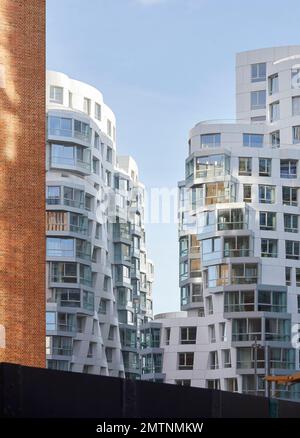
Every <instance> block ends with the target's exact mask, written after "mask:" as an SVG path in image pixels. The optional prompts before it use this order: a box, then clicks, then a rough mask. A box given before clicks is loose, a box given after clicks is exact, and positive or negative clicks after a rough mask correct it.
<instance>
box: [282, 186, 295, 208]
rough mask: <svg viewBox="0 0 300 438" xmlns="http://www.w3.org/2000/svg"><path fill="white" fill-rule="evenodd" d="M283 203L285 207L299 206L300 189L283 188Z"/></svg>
mask: <svg viewBox="0 0 300 438" xmlns="http://www.w3.org/2000/svg"><path fill="white" fill-rule="evenodd" d="M282 203H283V204H284V205H292V206H294V207H297V205H298V188H297V187H282Z"/></svg>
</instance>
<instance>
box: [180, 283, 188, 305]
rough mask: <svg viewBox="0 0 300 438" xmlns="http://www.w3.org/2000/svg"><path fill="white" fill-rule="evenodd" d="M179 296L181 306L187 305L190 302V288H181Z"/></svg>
mask: <svg viewBox="0 0 300 438" xmlns="http://www.w3.org/2000/svg"><path fill="white" fill-rule="evenodd" d="M180 294H181V305H182V306H186V305H187V304H189V302H190V286H189V285H186V286H183V287H181V290H180Z"/></svg>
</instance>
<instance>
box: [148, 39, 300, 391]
mask: <svg viewBox="0 0 300 438" xmlns="http://www.w3.org/2000/svg"><path fill="white" fill-rule="evenodd" d="M236 115H237V120H236V121H231V122H230V121H229V122H226V121H212V122H210V121H205V122H200V123H198V124H197V125H196V126H195V127H194V128H193V129H192V130H191V131H190V136H189V154H188V158H187V160H186V176H185V180H184V181H182V182H180V183H179V198H180V199H179V204H180V205H179V215H180V224H179V252H180V288H181V309H182V311H183V312H182V313H179V314H170V315H169V314H164V315H157V316H156V318H155V321H154V322H151V323H149V324H148V325H147V326H145V328H144V333H145V335H144V336H145V337H147V339H148V343H147V342H146V343H145V348H144V357H145V358H144V363H145V364H147V363H152V362H154V361H155V360H156V362H157V363H158V364H159V365H160V366H157V367H156V368H155V369H154V370H153V369H152V371H155V373H154V372H152V373H149V372H148V371H150V370H149V369H148V368H147V367H145V370H144V375H143V378H144V379H150V380H160V381H165V382H167V383H177V384H182V385H193V386H199V387H207V388H217V389H222V390H230V391H238V392H244V393H250V394H251V393H257V394H268V393H270V392H268V391H271V390H272V389H273V390H274V388H267V386H266V385H265V381H264V380H263V378H264V376H265V375H266V374H280V373H282V374H289V373H292V372H294V371H295V370H299V349H298V347H299V343H298V323H299V322H300V313H299V312H300V238H299V236H300V234H299V215H300V209H299V205H300V193H299V188H300V46H289V47H279V48H271V49H261V50H255V51H248V52H244V53H240V54H238V55H237V64H236ZM152 344H153V345H152ZM152 346H155V348H156V350H154V351H152V348H151V347H152ZM151 354H152V356H151ZM155 354H156V356H155ZM151 361H152V362H151ZM152 368H153V367H152ZM281 389H284V390H285V389H286V388H281ZM297 391H298V389H297V387H296V386H292V387H289V389H288V390H287V391H281V392H279V393H277V394H278V395H279V396H281V397H289V398H297V397H299V396H300V394H299V392H297ZM273 392H274V391H273Z"/></svg>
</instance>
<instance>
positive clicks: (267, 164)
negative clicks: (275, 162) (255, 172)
mask: <svg viewBox="0 0 300 438" xmlns="http://www.w3.org/2000/svg"><path fill="white" fill-rule="evenodd" d="M271 172H272V160H271V158H260V159H259V176H271Z"/></svg>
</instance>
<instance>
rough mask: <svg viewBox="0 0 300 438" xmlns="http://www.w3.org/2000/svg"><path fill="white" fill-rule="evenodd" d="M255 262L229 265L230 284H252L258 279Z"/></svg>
mask: <svg viewBox="0 0 300 438" xmlns="http://www.w3.org/2000/svg"><path fill="white" fill-rule="evenodd" d="M257 277H258V270H257V264H255V263H251V264H250V263H249V264H248V263H237V264H232V265H231V282H232V284H253V283H257V280H258V278H257Z"/></svg>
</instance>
